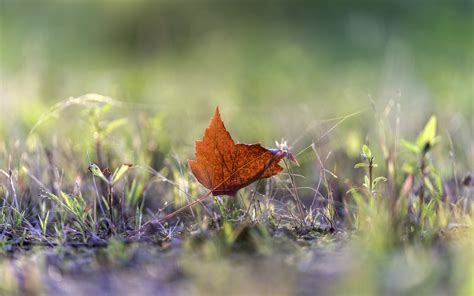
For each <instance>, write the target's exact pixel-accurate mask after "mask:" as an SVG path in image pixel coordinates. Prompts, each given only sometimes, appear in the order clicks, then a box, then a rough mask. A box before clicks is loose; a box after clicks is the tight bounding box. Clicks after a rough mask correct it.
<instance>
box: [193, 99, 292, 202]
mask: <svg viewBox="0 0 474 296" xmlns="http://www.w3.org/2000/svg"><path fill="white" fill-rule="evenodd" d="M284 156H287V157H288V156H289V153H288V152H286V151H282V150H279V149H267V148H264V147H262V146H261V145H260V144H252V145H247V144H235V142H234V140H232V137H231V136H230V134H229V132H228V131H227V130H226V128H225V126H224V122H222V119H221V116H220V113H219V107H217V108H216V111H215V113H214V116H213V117H212V119H211V121H210V123H209V126H208V127H207V129H206V131H205V133H204V137H203V139H202V141H196V160H189V161H188V163H189V166H190V167H191V170H192V172H193V174H194V176H195V177H196V179H197V180H198V181H199V183H201V184H202V185H203V186H204V187H206V188H207V189H209V190H211V192H212V194H213V195H224V194H225V195H235V194H236V193H237V191H238V190H239V189H241V188H243V187H246V186H248V185H250V184H251V183H253V182H254V181H256V180H258V179H261V178H268V177H271V176H274V175H276V174H278V173H279V172H281V171H282V170H283V168H282V167H281V166H280V165H278V162H279V161H280V160H281V159H282V158H283V157H284ZM289 158H290V159H292V157H289Z"/></svg>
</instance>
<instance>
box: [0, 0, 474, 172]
mask: <svg viewBox="0 0 474 296" xmlns="http://www.w3.org/2000/svg"><path fill="white" fill-rule="evenodd" d="M473 15H474V13H473V2H472V1H390V2H384V1H375V0H374V1H369V0H366V1H360V2H358V3H357V4H356V3H355V2H353V1H313V2H303V1H288V2H286V1H243V2H242V1H212V2H210V1H153V2H152V1H125V0H122V1H59V0H56V1H41V2H40V1H8V0H1V1H0V110H1V111H0V135H1V136H2V137H3V139H4V141H5V142H6V143H7V144H6V146H7V147H8V146H11V145H12V143H14V142H15V141H16V140H21V139H23V138H24V137H25V136H26V135H27V134H28V132H29V130H30V129H31V127H32V126H33V125H34V124H35V122H37V120H38V119H39V118H40V115H41V114H43V113H44V112H46V111H47V110H48V109H49V108H50V107H51V106H52V105H53V104H55V103H57V102H59V101H61V100H63V99H65V98H68V97H71V96H73V97H77V96H80V95H83V94H86V93H99V94H102V95H107V96H110V97H113V98H115V99H117V100H120V101H124V102H128V104H126V105H125V106H126V107H122V108H120V110H116V111H114V112H117V114H119V113H120V114H121V115H123V114H124V116H132V115H133V114H142V113H144V114H147V115H149V116H154V114H158V113H159V114H163V115H164V119H163V122H164V123H163V124H164V127H163V133H166V137H167V138H168V139H169V141H170V143H171V147H172V149H173V150H175V151H181V150H184V151H186V152H185V156H189V155H191V153H192V149H193V143H194V140H195V139H197V138H199V137H200V136H201V135H202V133H203V129H204V127H205V126H206V125H207V122H208V120H209V118H210V117H211V115H212V113H213V111H214V108H215V106H216V105H219V106H220V107H221V110H222V113H223V118H224V121H225V122H226V124H227V126H228V128H229V130H230V131H231V133H232V135H233V136H234V138H235V139H236V140H239V141H242V142H248V143H249V142H254V141H259V142H262V143H263V144H264V145H267V146H273V145H274V144H273V143H274V140H279V139H280V138H282V137H284V138H285V139H287V140H288V141H289V143H290V144H293V146H294V148H293V149H294V151H296V152H298V151H300V149H302V148H304V147H306V146H307V145H308V144H310V143H311V142H313V141H316V142H318V139H319V137H320V136H321V135H322V134H324V133H325V132H327V131H328V130H329V129H330V128H331V126H333V125H334V124H335V123H336V121H330V122H327V121H324V120H325V119H330V118H334V117H338V116H344V115H348V114H351V113H353V112H358V111H363V112H362V113H361V114H359V115H357V116H354V117H351V118H350V119H348V120H347V121H346V122H344V123H343V124H341V125H340V126H339V127H338V128H337V129H335V130H334V131H333V132H331V134H330V135H329V136H328V143H329V147H330V149H342V150H345V151H346V153H347V154H349V155H352V156H354V157H356V156H357V155H358V153H359V148H360V145H361V144H362V143H364V142H366V141H369V142H372V143H373V142H377V139H376V137H375V133H374V132H375V131H376V129H377V126H378V123H377V122H376V121H375V119H374V114H378V115H380V116H381V114H382V113H383V111H384V108H385V106H386V105H387V104H388V103H389V101H390V100H392V101H393V103H394V105H393V106H394V108H393V110H395V111H396V109H397V107H396V106H397V104H398V103H399V104H400V109H399V110H400V111H399V114H400V134H401V135H402V138H408V139H413V137H415V135H416V134H417V132H418V131H419V130H420V129H421V128H422V126H423V125H424V123H425V121H426V119H427V118H428V117H429V116H430V115H431V114H435V115H437V116H438V118H439V119H440V120H439V122H440V132H439V133H440V135H441V136H442V137H443V139H444V140H446V139H448V134H447V132H449V135H450V136H451V137H452V139H453V142H454V146H455V150H456V157H457V159H458V160H460V166H461V169H469V168H472V167H473V157H472V154H473V153H472V151H474V144H473V140H472V115H473V111H474V110H473V103H472V101H473V97H474V92H473V84H474V72H473V68H474V41H473V36H474V22H473ZM371 102H373V104H372V103H371ZM374 108H375V109H374ZM374 110H375V112H374ZM395 111H393V112H392V113H391V114H392V115H390V118H389V120H388V125H392V126H393V127H395V122H396V117H397V115H396V112H395ZM57 115H58V114H57ZM83 116H84V114H83V113H81V112H71V113H68V114H67V115H64V114H63V115H61V114H59V115H58V118H56V119H54V120H50V121H49V122H48V124H47V125H45V126H44V127H43V128H42V130H41V131H39V132H41V138H42V140H43V141H45V142H46V143H48V142H49V141H53V140H51V139H54V137H59V138H60V139H61V138H64V137H70V138H72V139H86V138H89V137H92V135H90V133H88V131H86V130H84V129H82V128H80V125H78V123H79V122H81V121H82V117H83ZM77 137H80V138H77ZM114 137H115V138H120V137H121V134H120V133H117V134H116V135H115V136H114ZM9 143H10V144H9ZM444 144H445V145H449V143H448V141H444ZM4 149H5V148H4ZM6 150H8V149H6ZM445 151H446V150H445ZM443 153H445V154H446V153H447V152H443ZM124 158H125V157H124ZM130 158H131V157H130ZM446 159H447V160H446V166H445V167H447V165H448V164H449V160H448V157H446ZM132 161H133V159H132ZM446 174H449V172H446Z"/></svg>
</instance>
